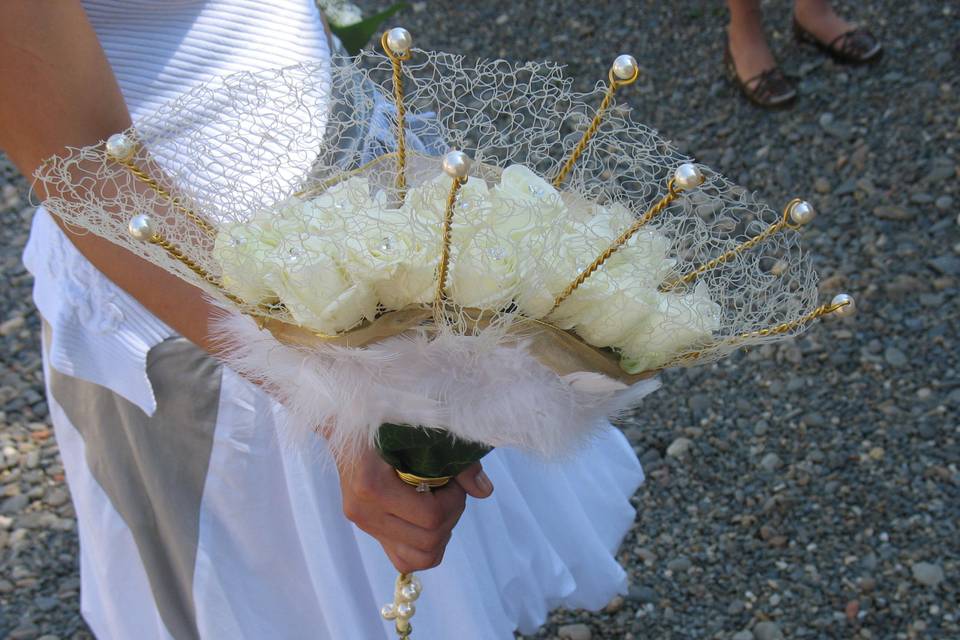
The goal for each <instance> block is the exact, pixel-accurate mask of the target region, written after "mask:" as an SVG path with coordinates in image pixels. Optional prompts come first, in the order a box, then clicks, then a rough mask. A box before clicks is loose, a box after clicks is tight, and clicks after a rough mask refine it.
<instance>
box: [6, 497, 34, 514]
mask: <svg viewBox="0 0 960 640" xmlns="http://www.w3.org/2000/svg"><path fill="white" fill-rule="evenodd" d="M28 504H30V499H29V498H27V496H25V495H23V494H20V495H15V496H11V497H9V498H7V499H6V500H4V501H3V503H2V504H0V513H17V512H19V511H22V510H23V508H24V507H26V506H27V505H28Z"/></svg>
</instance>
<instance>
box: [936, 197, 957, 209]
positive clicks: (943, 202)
mask: <svg viewBox="0 0 960 640" xmlns="http://www.w3.org/2000/svg"><path fill="white" fill-rule="evenodd" d="M933 206H935V207H936V208H937V210H938V211H950V209H952V208H953V197H952V196H940V197H939V198H937V199H936V200H935V201H934V203H933Z"/></svg>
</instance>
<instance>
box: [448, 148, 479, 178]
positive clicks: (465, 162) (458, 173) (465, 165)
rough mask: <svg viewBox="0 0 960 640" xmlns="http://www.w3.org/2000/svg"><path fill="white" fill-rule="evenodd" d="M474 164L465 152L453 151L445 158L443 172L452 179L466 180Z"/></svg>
mask: <svg viewBox="0 0 960 640" xmlns="http://www.w3.org/2000/svg"><path fill="white" fill-rule="evenodd" d="M472 163H473V161H472V160H471V159H470V156H468V155H467V154H465V153H464V152H463V151H451V152H450V153H448V154H447V155H445V156H444V157H443V172H444V173H446V174H447V175H448V176H450V177H451V178H466V177H467V174H468V173H470V165H471V164H472Z"/></svg>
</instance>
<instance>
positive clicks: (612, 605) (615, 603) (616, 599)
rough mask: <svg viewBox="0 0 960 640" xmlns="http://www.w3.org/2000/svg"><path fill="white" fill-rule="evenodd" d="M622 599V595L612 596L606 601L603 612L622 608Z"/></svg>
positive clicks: (613, 611) (612, 611) (614, 611)
mask: <svg viewBox="0 0 960 640" xmlns="http://www.w3.org/2000/svg"><path fill="white" fill-rule="evenodd" d="M623 603H624V599H623V596H613V599H612V600H610V602H608V603H607V606H605V607H604V608H603V611H604V613H616V612H617V611H620V609H623Z"/></svg>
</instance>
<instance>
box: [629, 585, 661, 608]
mask: <svg viewBox="0 0 960 640" xmlns="http://www.w3.org/2000/svg"><path fill="white" fill-rule="evenodd" d="M627 600H631V601H633V602H641V603H644V604H646V603H648V602H656V601H657V592H656V591H654V590H653V589H651V588H650V587H646V586H643V585H637V584H632V585H630V588H629V589H627Z"/></svg>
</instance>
